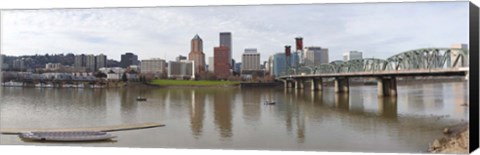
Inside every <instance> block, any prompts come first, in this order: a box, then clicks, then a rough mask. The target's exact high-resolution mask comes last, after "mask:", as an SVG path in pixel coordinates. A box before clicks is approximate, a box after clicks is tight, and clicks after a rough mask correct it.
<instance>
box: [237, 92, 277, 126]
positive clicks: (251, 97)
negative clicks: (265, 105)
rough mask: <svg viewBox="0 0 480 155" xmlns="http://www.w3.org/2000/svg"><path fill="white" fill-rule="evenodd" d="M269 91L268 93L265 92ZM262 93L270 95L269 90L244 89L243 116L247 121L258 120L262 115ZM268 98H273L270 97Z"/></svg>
mask: <svg viewBox="0 0 480 155" xmlns="http://www.w3.org/2000/svg"><path fill="white" fill-rule="evenodd" d="M265 92H268V93H265ZM262 95H266V96H270V95H271V93H269V91H268V90H263V89H260V90H259V89H242V101H243V118H244V119H245V121H246V122H252V123H253V122H257V121H258V120H259V119H260V115H261V109H260V108H261V107H260V106H261V105H262V99H261V97H262ZM266 100H272V99H270V98H269V97H267V98H266Z"/></svg>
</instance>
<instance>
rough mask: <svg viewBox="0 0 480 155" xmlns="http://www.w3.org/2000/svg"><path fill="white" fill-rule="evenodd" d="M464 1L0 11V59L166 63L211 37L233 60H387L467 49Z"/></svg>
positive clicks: (208, 50) (210, 43) (209, 45)
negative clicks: (251, 52)
mask: <svg viewBox="0 0 480 155" xmlns="http://www.w3.org/2000/svg"><path fill="white" fill-rule="evenodd" d="M467 7H468V3H467V2H430V3H370V4H321V5H320V4H316V5H261V6H211V7H159V8H109V9H55V10H17V11H12V10H8V11H2V18H1V20H2V25H1V27H2V34H1V35H2V43H1V44H2V53H5V54H8V55H24V54H32V53H35V52H37V53H39V54H43V53H67V52H74V53H86V54H96V53H104V54H106V55H107V56H108V57H109V58H113V59H117V60H118V59H120V55H121V54H123V53H125V52H134V53H136V54H138V55H139V58H140V59H147V58H154V57H160V58H164V57H165V56H166V58H167V59H168V60H173V59H174V58H175V57H176V56H178V55H188V53H189V52H190V40H191V39H192V38H193V36H194V35H195V34H199V35H200V36H201V37H202V39H203V41H204V52H205V54H206V56H207V57H209V56H212V54H213V48H214V47H215V46H218V43H219V36H218V35H219V34H218V33H219V32H225V31H227V32H232V37H233V38H232V40H233V52H234V53H233V56H234V58H235V59H236V60H237V61H240V59H241V54H242V53H243V50H244V49H245V48H257V49H258V51H259V52H260V53H261V54H262V60H266V59H267V58H268V56H270V55H272V54H274V53H277V52H282V51H283V46H284V45H287V44H288V45H294V38H295V37H297V36H302V37H303V38H304V42H305V45H306V46H321V47H326V48H329V51H330V60H337V59H341V56H342V54H343V53H344V52H347V51H349V50H360V51H363V52H364V57H373V56H375V57H378V58H387V57H389V56H391V55H394V54H396V53H399V52H402V51H406V50H410V49H415V48H422V47H425V46H428V47H448V46H450V45H451V44H454V43H468V9H465V8H467Z"/></svg>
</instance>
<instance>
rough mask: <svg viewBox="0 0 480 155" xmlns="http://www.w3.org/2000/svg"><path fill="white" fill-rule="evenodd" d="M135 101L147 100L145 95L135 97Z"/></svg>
mask: <svg viewBox="0 0 480 155" xmlns="http://www.w3.org/2000/svg"><path fill="white" fill-rule="evenodd" d="M137 101H147V98H146V97H137Z"/></svg>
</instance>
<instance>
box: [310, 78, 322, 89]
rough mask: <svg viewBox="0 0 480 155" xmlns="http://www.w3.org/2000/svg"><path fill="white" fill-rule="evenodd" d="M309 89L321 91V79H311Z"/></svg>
mask: <svg viewBox="0 0 480 155" xmlns="http://www.w3.org/2000/svg"><path fill="white" fill-rule="evenodd" d="M310 84H311V89H312V91H317V90H320V91H322V79H321V78H320V79H311V83H310Z"/></svg>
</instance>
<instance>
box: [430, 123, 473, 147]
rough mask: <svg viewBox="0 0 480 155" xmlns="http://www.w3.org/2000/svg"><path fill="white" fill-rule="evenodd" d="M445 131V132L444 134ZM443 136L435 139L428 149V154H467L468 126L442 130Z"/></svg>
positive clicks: (462, 125) (463, 125)
mask: <svg viewBox="0 0 480 155" xmlns="http://www.w3.org/2000/svg"><path fill="white" fill-rule="evenodd" d="M445 131H447V132H445ZM444 134H445V136H444V137H442V138H439V139H435V140H434V141H433V142H432V143H431V144H430V147H429V149H428V152H430V153H462V154H463V153H468V147H469V128H468V124H460V125H456V126H453V127H449V128H445V129H444Z"/></svg>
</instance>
